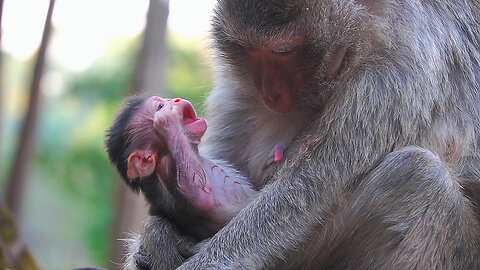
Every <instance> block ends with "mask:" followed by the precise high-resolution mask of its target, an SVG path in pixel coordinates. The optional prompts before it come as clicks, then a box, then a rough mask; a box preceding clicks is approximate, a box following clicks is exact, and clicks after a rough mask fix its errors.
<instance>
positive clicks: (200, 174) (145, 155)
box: [107, 96, 278, 239]
mask: <svg viewBox="0 0 480 270" xmlns="http://www.w3.org/2000/svg"><path fill="white" fill-rule="evenodd" d="M133 103H135V102H133ZM136 103H137V105H136V106H127V107H125V108H124V109H123V111H121V112H120V113H119V115H118V116H117V119H116V120H115V122H114V124H113V125H112V127H111V128H110V130H109V131H108V135H107V152H108V154H109V156H110V159H111V160H112V162H113V163H114V164H115V165H116V166H117V168H118V169H119V171H120V173H121V174H122V176H123V177H124V178H125V181H126V182H127V184H129V186H130V187H132V188H133V189H134V190H135V189H136V187H139V189H141V190H142V192H143V193H144V194H145V195H146V198H147V200H148V201H149V203H150V207H151V212H153V213H151V214H160V215H162V216H165V217H167V218H169V219H171V220H172V222H173V223H175V224H176V225H177V226H178V227H179V228H180V230H181V231H183V232H184V233H186V234H188V235H190V236H193V237H195V238H197V239H204V238H207V237H209V236H211V235H213V234H214V233H216V232H217V231H218V230H219V229H221V228H222V227H223V226H224V225H225V224H226V223H228V222H229V221H230V220H231V219H232V218H233V217H234V216H235V215H237V214H238V212H239V211H240V210H241V209H243V208H244V207H245V206H246V205H247V204H248V203H250V202H251V201H252V200H253V199H254V198H255V196H256V194H257V191H255V190H254V189H253V187H252V185H251V184H250V182H249V180H248V179H247V178H246V177H244V176H242V175H241V174H240V173H239V172H237V171H236V170H234V169H232V168H230V167H228V166H226V165H223V164H220V162H217V161H213V160H210V159H208V158H206V157H203V156H201V155H200V154H199V151H198V144H199V143H200V140H201V138H202V136H203V135H204V133H205V131H206V129H207V123H206V121H205V119H203V118H198V117H197V116H196V114H195V111H194V109H193V106H192V105H191V104H190V102H188V101H186V100H184V99H180V98H175V99H165V98H161V97H157V96H153V97H150V98H146V99H143V100H142V99H140V100H138V98H137V101H136ZM130 104H132V102H130ZM122 118H123V119H122ZM122 130H123V131H122ZM277 152H278V151H277ZM122 159H123V161H122ZM125 159H126V164H125V163H124V162H125ZM275 159H276V160H277V159H278V153H277V154H276V157H275ZM125 165H126V166H125ZM159 197H162V198H159ZM159 204H161V205H159ZM152 209H156V210H153V211H152ZM158 209H160V210H158Z"/></svg>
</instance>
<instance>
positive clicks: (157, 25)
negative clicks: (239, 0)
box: [109, 0, 168, 269]
mask: <svg viewBox="0 0 480 270" xmlns="http://www.w3.org/2000/svg"><path fill="white" fill-rule="evenodd" d="M167 18H168V0H150V6H149V8H148V14H147V24H146V26H145V31H144V35H143V44H142V47H141V48H140V52H139V56H138V59H137V67H136V71H135V75H134V76H135V77H134V84H133V89H132V91H131V92H132V93H136V92H138V91H147V92H148V93H150V94H155V95H160V96H166V95H167V93H166V90H165V76H164V75H165V62H166V58H167V49H166V42H165V32H166V26H167ZM117 183H121V181H120V180H118V181H117ZM141 209H145V201H144V198H143V196H138V194H135V193H134V192H132V191H131V190H130V189H128V188H127V187H126V185H125V184H123V183H121V185H120V186H119V197H118V201H117V202H116V211H115V212H116V214H115V217H114V224H115V228H114V240H113V250H112V256H111V262H112V263H111V264H110V267H109V268H110V269H121V265H122V263H123V258H124V253H125V248H124V243H123V242H122V241H119V240H118V239H125V238H126V233H128V232H132V231H138V230H139V229H140V228H139V227H140V226H139V220H141V217H144V216H145V210H144V211H141ZM119 262H120V264H118V263H119Z"/></svg>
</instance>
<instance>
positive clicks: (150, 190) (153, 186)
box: [105, 96, 176, 217]
mask: <svg viewBox="0 0 480 270" xmlns="http://www.w3.org/2000/svg"><path fill="white" fill-rule="evenodd" d="M145 100H147V98H146V97H143V96H134V97H131V98H129V99H127V101H126V102H125V105H124V106H123V107H122V109H120V111H119V112H118V114H117V116H116V117H115V120H114V121H113V124H112V126H111V127H110V128H109V129H108V130H107V134H106V141H105V144H106V147H107V149H106V150H107V154H108V157H109V158H110V161H111V162H112V164H113V165H114V166H115V167H116V168H117V170H118V172H119V173H120V175H121V176H122V179H123V180H124V181H125V183H126V184H127V185H128V187H129V188H130V189H132V190H133V191H135V192H139V191H140V190H141V191H142V193H143V194H144V195H145V197H146V199H147V201H148V202H149V204H150V213H151V214H152V215H156V214H160V213H161V214H162V215H163V216H166V217H170V216H173V213H174V211H175V205H174V204H173V200H172V199H171V197H170V196H169V195H168V194H167V193H166V192H164V190H163V189H162V187H161V186H160V181H159V180H158V178H157V176H156V174H152V175H150V176H148V177H143V178H141V179H130V178H128V175H127V169H128V167H127V160H128V157H129V155H130V154H131V153H132V151H133V150H134V147H135V145H134V144H135V142H134V140H133V139H132V138H131V137H130V136H128V134H129V123H130V121H131V119H132V116H133V115H134V114H135V113H136V112H137V111H138V110H139V109H140V107H141V106H142V105H143V104H144V102H145ZM173 166H174V165H173ZM174 170H176V169H175V168H172V171H174Z"/></svg>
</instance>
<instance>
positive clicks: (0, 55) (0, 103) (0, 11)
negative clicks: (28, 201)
mask: <svg viewBox="0 0 480 270" xmlns="http://www.w3.org/2000/svg"><path fill="white" fill-rule="evenodd" d="M3 2H4V1H3V0H0V131H1V130H3V129H2V125H3V85H2V83H3V72H2V66H3V63H2V61H3V50H2V41H3V39H2V36H3V32H2V21H3V20H2V19H3ZM1 152H2V132H0V153H1Z"/></svg>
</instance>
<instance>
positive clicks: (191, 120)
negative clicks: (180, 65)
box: [132, 96, 207, 137]
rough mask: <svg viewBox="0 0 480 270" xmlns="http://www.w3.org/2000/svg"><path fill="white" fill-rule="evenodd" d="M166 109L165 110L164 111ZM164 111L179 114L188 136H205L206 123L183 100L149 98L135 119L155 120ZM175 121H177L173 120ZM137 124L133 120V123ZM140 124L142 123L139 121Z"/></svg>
mask: <svg viewBox="0 0 480 270" xmlns="http://www.w3.org/2000/svg"><path fill="white" fill-rule="evenodd" d="M164 108H165V109H164ZM162 110H175V111H176V112H178V117H179V119H178V120H180V122H181V123H183V126H184V128H185V130H186V132H187V136H196V137H198V136H200V137H201V136H203V134H204V133H205V130H206V129H207V125H206V122H205V120H204V119H203V118H197V115H196V114H195V110H194V109H193V106H192V104H191V103H190V102H189V101H187V100H185V99H181V98H174V99H169V98H161V97H158V96H153V97H150V98H148V99H147V100H146V101H145V102H144V104H143V106H142V107H141V108H140V109H139V111H138V113H137V114H136V116H135V117H134V119H135V118H136V117H146V118H149V119H152V118H153V119H154V118H155V115H156V114H157V113H158V114H163V113H167V112H163V111H162ZM171 120H172V121H175V119H171ZM135 122H137V121H136V120H133V121H132V123H135ZM139 122H140V123H141V122H142V121H139Z"/></svg>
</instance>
